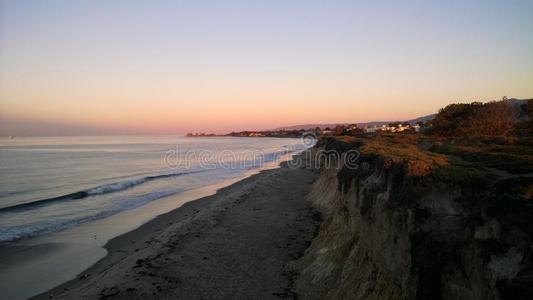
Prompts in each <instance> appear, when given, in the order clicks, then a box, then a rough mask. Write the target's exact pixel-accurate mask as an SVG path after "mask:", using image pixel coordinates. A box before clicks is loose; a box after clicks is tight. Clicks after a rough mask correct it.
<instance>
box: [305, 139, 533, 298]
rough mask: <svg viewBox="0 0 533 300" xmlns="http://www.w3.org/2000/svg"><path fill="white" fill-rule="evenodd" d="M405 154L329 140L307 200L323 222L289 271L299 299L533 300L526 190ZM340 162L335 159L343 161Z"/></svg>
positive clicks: (527, 186) (439, 159) (520, 178)
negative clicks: (351, 164) (351, 160)
mask: <svg viewBox="0 0 533 300" xmlns="http://www.w3.org/2000/svg"><path fill="white" fill-rule="evenodd" d="M409 147H410V146H407V145H405V144H396V145H394V144H383V143H381V144H380V143H378V144H373V145H371V144H368V143H367V144H366V145H365V142H364V141H363V142H361V141H355V142H354V141H351V142H347V141H338V140H332V141H328V142H327V143H325V144H323V145H321V147H319V148H317V149H315V152H317V151H320V150H321V149H328V150H337V151H338V152H339V153H344V154H342V155H346V151H347V150H348V149H358V150H359V151H360V156H359V157H358V161H359V164H360V167H359V168H357V169H354V168H346V166H344V165H343V163H342V162H341V161H342V159H336V160H335V159H333V160H335V161H331V160H332V159H331V158H325V159H324V158H322V159H324V160H328V159H329V160H330V161H328V163H329V165H327V164H322V166H321V168H320V169H321V170H320V177H319V179H318V180H317V182H316V183H315V184H314V188H313V191H312V192H311V194H310V195H309V196H308V197H309V201H312V203H313V204H314V205H315V206H316V207H317V208H318V209H319V210H320V211H321V212H322V214H323V218H324V221H323V223H322V225H321V226H320V229H319V232H318V235H317V237H316V238H315V239H314V241H313V243H312V244H311V246H310V248H309V249H308V250H307V251H306V253H305V255H304V257H302V258H301V259H300V260H299V261H298V262H297V263H295V264H294V268H296V269H297V270H298V272H299V273H300V275H299V277H298V280H297V282H296V289H297V291H298V293H299V294H300V295H301V296H302V298H304V299H527V298H531V297H533V256H532V254H533V251H532V250H533V246H532V237H533V226H531V225H532V224H533V218H532V217H533V205H532V204H533V202H532V200H533V199H531V198H532V194H533V189H532V187H533V180H532V178H531V177H528V176H527V175H524V174H522V175H512V174H508V173H504V172H500V171H498V170H491V169H488V168H484V167H480V166H474V165H472V164H470V163H468V162H465V161H461V160H459V159H457V158H454V157H449V156H445V155H440V154H436V153H431V152H428V151H425V150H421V149H419V148H416V150H414V149H415V148H409ZM341 158H342V156H341Z"/></svg>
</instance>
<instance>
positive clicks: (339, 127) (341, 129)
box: [335, 125, 344, 135]
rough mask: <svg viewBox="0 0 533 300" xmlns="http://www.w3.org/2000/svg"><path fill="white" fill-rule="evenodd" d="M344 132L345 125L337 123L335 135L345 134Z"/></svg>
mask: <svg viewBox="0 0 533 300" xmlns="http://www.w3.org/2000/svg"><path fill="white" fill-rule="evenodd" d="M343 133H344V126H342V125H337V126H335V135H343Z"/></svg>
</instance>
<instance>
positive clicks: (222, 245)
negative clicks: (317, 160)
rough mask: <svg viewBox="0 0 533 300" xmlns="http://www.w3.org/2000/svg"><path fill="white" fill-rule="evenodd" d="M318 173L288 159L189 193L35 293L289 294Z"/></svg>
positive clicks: (312, 225) (309, 227)
mask: <svg viewBox="0 0 533 300" xmlns="http://www.w3.org/2000/svg"><path fill="white" fill-rule="evenodd" d="M316 177H317V174H316V173H313V172H312V171H308V170H304V169H289V168H287V167H286V166H284V164H282V166H281V167H280V168H276V169H270V170H264V171H261V172H259V173H258V174H255V175H252V176H250V177H247V178H245V179H243V180H241V181H238V182H237V183H234V184H232V185H230V186H227V187H224V188H222V189H219V190H218V191H217V192H216V193H215V194H214V195H211V196H207V197H203V198H200V199H197V200H194V201H190V202H188V203H186V204H184V205H182V206H181V207H179V208H177V209H174V210H172V211H170V212H168V213H165V214H162V215H159V216H158V217H156V218H155V219H153V220H151V221H149V222H147V223H145V224H144V225H142V226H140V227H139V228H137V229H135V230H133V231H130V232H127V233H125V234H123V235H120V236H118V237H115V238H113V239H111V240H110V241H108V242H107V244H106V245H105V249H106V250H107V252H108V254H107V255H106V256H105V257H104V258H102V259H101V260H99V261H98V262H97V263H95V264H94V265H93V266H91V267H90V268H89V269H87V270H85V271H83V272H81V273H80V274H79V275H78V276H77V278H75V279H73V280H70V281H68V282H66V283H63V284H61V285H60V286H58V287H56V288H53V289H52V290H49V291H47V292H45V293H42V294H39V295H37V296H35V297H33V298H32V299H49V298H54V299H55V298H65V299H66V298H91V299H92V298H118V299H120V298H136V297H143V298H165V297H169V298H187V299H191V298H192V299H194V298H204V297H206V296H210V298H220V299H222V298H227V297H232V298H250V297H252V298H258V297H259V298H279V297H284V296H291V295H292V293H293V291H292V287H291V285H292V275H291V273H290V272H289V271H288V270H287V269H286V265H287V263H289V262H290V261H292V260H295V259H296V258H298V257H299V256H301V255H302V254H303V251H304V250H305V249H306V248H307V246H308V245H309V243H310V240H311V239H312V237H313V235H314V231H315V229H316V226H317V224H318V221H317V217H316V216H317V215H316V214H317V213H316V212H315V211H314V210H313V209H312V208H311V207H310V205H309V204H308V203H307V202H306V201H305V200H304V196H305V194H306V193H307V192H308V191H309V188H310V185H311V183H312V182H313V180H314V179H315V178H316Z"/></svg>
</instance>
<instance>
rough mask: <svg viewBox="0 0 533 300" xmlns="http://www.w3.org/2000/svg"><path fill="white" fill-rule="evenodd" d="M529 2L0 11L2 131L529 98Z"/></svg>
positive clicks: (159, 4)
mask: <svg viewBox="0 0 533 300" xmlns="http://www.w3.org/2000/svg"><path fill="white" fill-rule="evenodd" d="M532 53H533V1H530V0H525V1H514V0H510V1H496V0H485V1H469V0H466V1H465V0H461V1H455V0H451V1H409V0H407V1H297V0H295V1H277V0H271V1H253V0H248V1H244V0H243V1H161V0H154V1H112V0H111V1H97V0H95V1H83V0H80V1H69V0H65V1H63V0H61V1H59V0H49V1H31V0H27V1H17V0H12V1H5V0H0V134H2V135H12V134H15V135H56V134H60V135H63V134H72V135H76V134H115V133H131V134H135V133H143V134H145V133H153V134H172V133H186V132H202V131H203V132H216V133H222V132H228V131H234V130H245V129H269V128H275V127H279V126H287V125H295V124H306V123H337V122H338V123H351V122H365V121H372V120H406V119H411V118H416V117H419V116H423V115H427V114H431V113H434V112H436V111H437V110H438V109H439V108H441V107H443V106H445V105H446V104H449V103H452V102H468V101H488V100H494V99H501V98H502V97H503V96H508V97H515V98H531V97H533V55H532Z"/></svg>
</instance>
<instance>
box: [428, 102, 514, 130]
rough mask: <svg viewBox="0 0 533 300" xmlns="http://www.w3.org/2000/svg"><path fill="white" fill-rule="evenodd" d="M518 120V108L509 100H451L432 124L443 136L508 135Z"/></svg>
mask: <svg viewBox="0 0 533 300" xmlns="http://www.w3.org/2000/svg"><path fill="white" fill-rule="evenodd" d="M516 122H517V110H516V109H515V108H514V107H511V106H510V105H508V101H507V100H501V101H492V102H488V103H485V104H483V103H480V102H472V103H467V104H463V103H462V104H450V105H448V106H446V107H444V108H442V109H440V110H439V113H438V114H437V116H436V117H435V119H434V120H433V121H431V125H432V126H433V134H436V135H441V136H474V137H496V136H505V135H508V134H509V133H510V132H511V130H512V129H513V128H514V125H515V123H516Z"/></svg>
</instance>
